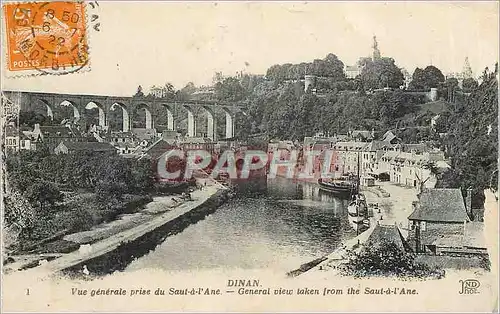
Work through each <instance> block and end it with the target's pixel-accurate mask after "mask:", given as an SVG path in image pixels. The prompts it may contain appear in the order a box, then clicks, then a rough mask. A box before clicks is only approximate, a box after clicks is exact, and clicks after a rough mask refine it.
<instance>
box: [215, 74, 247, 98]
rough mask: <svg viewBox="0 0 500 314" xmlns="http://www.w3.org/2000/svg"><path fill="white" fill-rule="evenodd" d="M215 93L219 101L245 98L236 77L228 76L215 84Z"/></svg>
mask: <svg viewBox="0 0 500 314" xmlns="http://www.w3.org/2000/svg"><path fill="white" fill-rule="evenodd" d="M215 95H216V97H217V100H220V101H240V100H243V98H245V95H246V93H245V89H244V88H243V87H242V86H241V84H240V81H239V80H238V79H236V78H234V77H228V78H226V79H224V80H223V81H222V82H219V83H217V84H215Z"/></svg>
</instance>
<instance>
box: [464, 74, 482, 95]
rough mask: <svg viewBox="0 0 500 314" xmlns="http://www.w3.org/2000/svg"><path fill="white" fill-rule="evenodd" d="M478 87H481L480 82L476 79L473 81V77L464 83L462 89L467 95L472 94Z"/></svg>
mask: <svg viewBox="0 0 500 314" xmlns="http://www.w3.org/2000/svg"><path fill="white" fill-rule="evenodd" d="M478 87H479V84H478V82H477V81H476V80H475V79H473V78H472V77H471V78H466V79H465V80H464V81H463V82H462V89H463V90H464V92H466V93H471V92H472V91H474V90H475V89H476V88H478Z"/></svg>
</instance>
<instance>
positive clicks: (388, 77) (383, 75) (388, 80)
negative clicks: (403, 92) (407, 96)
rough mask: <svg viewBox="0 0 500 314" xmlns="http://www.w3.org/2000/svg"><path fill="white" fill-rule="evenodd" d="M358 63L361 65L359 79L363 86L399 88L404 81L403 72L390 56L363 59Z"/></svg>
mask: <svg viewBox="0 0 500 314" xmlns="http://www.w3.org/2000/svg"><path fill="white" fill-rule="evenodd" d="M360 64H361V65H362V66H363V70H362V71H361V80H362V82H363V86H364V88H368V89H377V88H384V87H390V88H399V86H401V85H403V83H404V76H403V73H402V72H401V69H399V68H398V67H397V66H396V64H395V62H394V59H392V58H380V59H376V60H375V61H372V60H371V59H363V60H360Z"/></svg>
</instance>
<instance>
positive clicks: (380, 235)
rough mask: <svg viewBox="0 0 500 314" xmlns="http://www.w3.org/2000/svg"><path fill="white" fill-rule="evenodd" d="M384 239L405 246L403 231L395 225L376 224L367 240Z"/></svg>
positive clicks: (376, 241)
mask: <svg viewBox="0 0 500 314" xmlns="http://www.w3.org/2000/svg"><path fill="white" fill-rule="evenodd" d="M382 240H386V241H390V242H394V244H396V245H397V246H398V247H400V248H404V244H403V239H402V236H401V233H400V232H399V229H398V227H397V226H395V225H376V226H375V229H373V231H372V233H371V234H370V237H369V238H368V241H367V242H368V243H380V242H381V241H382Z"/></svg>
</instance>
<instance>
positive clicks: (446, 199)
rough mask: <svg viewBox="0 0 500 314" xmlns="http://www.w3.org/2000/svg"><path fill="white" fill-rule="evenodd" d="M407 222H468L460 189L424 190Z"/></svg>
mask: <svg viewBox="0 0 500 314" xmlns="http://www.w3.org/2000/svg"><path fill="white" fill-rule="evenodd" d="M418 198H419V200H418V202H417V203H416V206H415V210H414V211H413V213H411V214H410V216H408V219H409V220H423V221H433V222H457V223H458V222H464V221H470V219H469V216H468V215H467V211H466V209H465V204H464V200H463V197H462V193H461V192H460V189H425V190H423V191H422V193H420V195H419V197H418Z"/></svg>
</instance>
